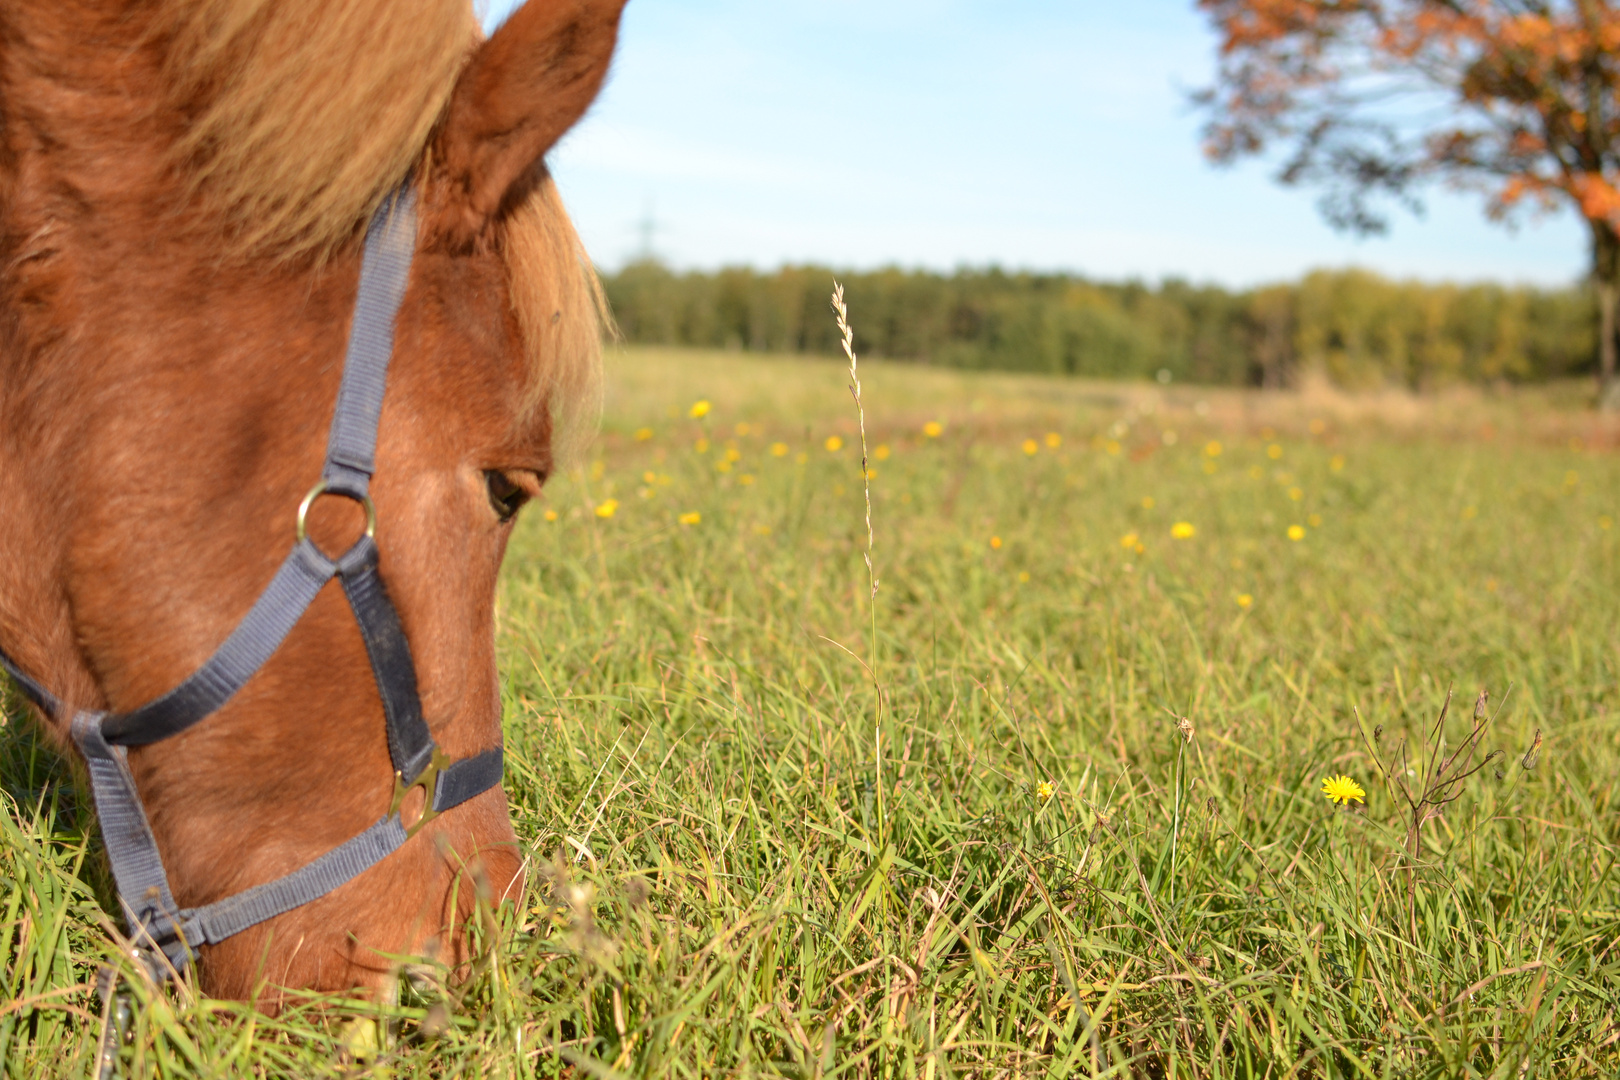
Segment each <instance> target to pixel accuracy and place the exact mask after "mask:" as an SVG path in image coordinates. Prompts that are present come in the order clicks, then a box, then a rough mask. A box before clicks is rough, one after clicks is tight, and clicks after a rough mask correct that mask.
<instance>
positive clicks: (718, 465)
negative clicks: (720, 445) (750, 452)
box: [714, 458, 731, 473]
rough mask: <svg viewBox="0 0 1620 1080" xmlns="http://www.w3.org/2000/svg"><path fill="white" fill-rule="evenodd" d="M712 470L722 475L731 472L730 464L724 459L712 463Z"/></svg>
mask: <svg viewBox="0 0 1620 1080" xmlns="http://www.w3.org/2000/svg"><path fill="white" fill-rule="evenodd" d="M714 469H715V471H716V472H723V473H727V472H730V471H731V462H730V461H727V460H726V459H725V458H721V459H720V460H719V461H717V462H715V463H714Z"/></svg>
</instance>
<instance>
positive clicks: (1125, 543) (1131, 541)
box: [1119, 532, 1141, 551]
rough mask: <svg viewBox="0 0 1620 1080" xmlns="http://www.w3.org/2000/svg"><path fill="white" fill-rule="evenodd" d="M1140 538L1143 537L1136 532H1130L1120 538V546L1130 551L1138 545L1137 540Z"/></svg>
mask: <svg viewBox="0 0 1620 1080" xmlns="http://www.w3.org/2000/svg"><path fill="white" fill-rule="evenodd" d="M1140 539H1141V537H1139V536H1137V535H1136V534H1135V533H1133V532H1128V533H1126V534H1125V535H1124V536H1122V537H1120V538H1119V546H1120V547H1122V548H1125V549H1126V550H1127V551H1128V550H1130V549H1131V548H1134V547H1135V546H1136V542H1137V541H1138V540H1140Z"/></svg>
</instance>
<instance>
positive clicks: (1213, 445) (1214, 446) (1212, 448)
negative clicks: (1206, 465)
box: [1204, 439, 1221, 458]
mask: <svg viewBox="0 0 1620 1080" xmlns="http://www.w3.org/2000/svg"><path fill="white" fill-rule="evenodd" d="M1204 456H1205V457H1212V458H1216V457H1220V456H1221V444H1220V443H1218V442H1216V441H1215V440H1214V439H1211V440H1210V441H1209V442H1207V443H1205V444H1204Z"/></svg>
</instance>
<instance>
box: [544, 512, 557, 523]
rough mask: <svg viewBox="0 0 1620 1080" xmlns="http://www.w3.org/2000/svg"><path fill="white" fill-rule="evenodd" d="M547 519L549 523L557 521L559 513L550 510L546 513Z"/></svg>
mask: <svg viewBox="0 0 1620 1080" xmlns="http://www.w3.org/2000/svg"><path fill="white" fill-rule="evenodd" d="M545 518H546V520H547V521H556V520H557V511H555V510H549V509H548V510H547V511H546V513H545Z"/></svg>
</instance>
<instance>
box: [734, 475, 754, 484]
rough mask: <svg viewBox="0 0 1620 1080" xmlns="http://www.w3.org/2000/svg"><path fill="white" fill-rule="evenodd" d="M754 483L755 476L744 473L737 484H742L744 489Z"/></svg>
mask: <svg viewBox="0 0 1620 1080" xmlns="http://www.w3.org/2000/svg"><path fill="white" fill-rule="evenodd" d="M753 482H754V476H753V474H752V473H743V474H742V475H741V476H739V477H737V483H739V484H741V485H742V486H743V487H748V486H749V485H750V484H752V483H753Z"/></svg>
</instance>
